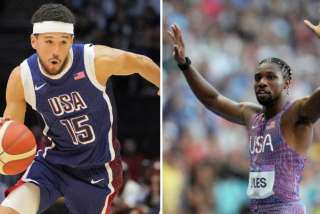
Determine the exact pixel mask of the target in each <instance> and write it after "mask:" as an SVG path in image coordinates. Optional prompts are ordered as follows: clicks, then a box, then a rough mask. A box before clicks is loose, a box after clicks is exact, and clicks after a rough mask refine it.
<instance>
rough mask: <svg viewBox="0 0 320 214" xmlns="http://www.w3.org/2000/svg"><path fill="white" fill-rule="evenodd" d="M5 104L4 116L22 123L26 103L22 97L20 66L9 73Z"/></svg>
mask: <svg viewBox="0 0 320 214" xmlns="http://www.w3.org/2000/svg"><path fill="white" fill-rule="evenodd" d="M6 101H7V106H6V109H5V111H4V114H3V116H4V118H7V119H10V118H11V120H14V121H18V122H20V123H24V118H25V113H26V108H27V104H26V101H25V98H24V90H23V86H22V81H21V68H20V66H19V67H16V68H15V69H14V70H13V71H12V73H11V74H10V77H9V80H8V84H7V91H6Z"/></svg>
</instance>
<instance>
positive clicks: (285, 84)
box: [284, 79, 291, 89]
mask: <svg viewBox="0 0 320 214" xmlns="http://www.w3.org/2000/svg"><path fill="white" fill-rule="evenodd" d="M290 82H291V81H290V79H285V80H284V89H287V88H289V85H290Z"/></svg>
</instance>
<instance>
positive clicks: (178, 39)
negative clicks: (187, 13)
mask: <svg viewBox="0 0 320 214" xmlns="http://www.w3.org/2000/svg"><path fill="white" fill-rule="evenodd" d="M171 29H172V32H173V34H172V33H171V32H170V31H167V33H168V34H169V36H171V38H172V40H173V44H174V46H173V50H174V52H173V58H174V60H175V61H176V62H177V63H178V64H180V65H183V64H185V63H186V59H185V55H184V43H183V40H182V36H181V30H180V27H179V26H178V25H177V23H175V24H174V25H171Z"/></svg>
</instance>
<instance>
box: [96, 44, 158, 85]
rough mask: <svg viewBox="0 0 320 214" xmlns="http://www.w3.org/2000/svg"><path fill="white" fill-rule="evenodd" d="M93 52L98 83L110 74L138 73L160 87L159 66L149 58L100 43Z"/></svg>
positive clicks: (102, 81)
mask: <svg viewBox="0 0 320 214" xmlns="http://www.w3.org/2000/svg"><path fill="white" fill-rule="evenodd" d="M94 53H95V69H96V75H97V79H98V81H99V83H100V84H102V85H104V84H105V83H106V81H107V80H108V78H109V77H110V76H111V75H131V74H134V73H138V74H140V75H141V76H142V77H144V78H145V79H146V80H148V81H149V82H151V83H153V84H154V85H156V86H157V87H158V88H160V68H159V66H157V64H155V63H154V62H153V61H152V60H151V59H150V58H148V57H146V56H142V55H139V54H134V53H130V52H125V51H122V50H119V49H114V48H110V47H106V46H101V45H96V46H95V48H94Z"/></svg>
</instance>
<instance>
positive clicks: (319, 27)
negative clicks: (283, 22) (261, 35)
mask: <svg viewBox="0 0 320 214" xmlns="http://www.w3.org/2000/svg"><path fill="white" fill-rule="evenodd" d="M319 14H320V5H319ZM304 23H305V24H306V25H307V26H308V27H309V28H310V29H311V30H313V32H314V33H315V34H316V35H317V37H318V38H319V39H320V23H319V24H318V25H317V26H314V25H313V24H311V22H309V21H308V20H304Z"/></svg>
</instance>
